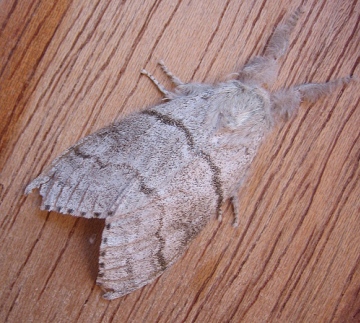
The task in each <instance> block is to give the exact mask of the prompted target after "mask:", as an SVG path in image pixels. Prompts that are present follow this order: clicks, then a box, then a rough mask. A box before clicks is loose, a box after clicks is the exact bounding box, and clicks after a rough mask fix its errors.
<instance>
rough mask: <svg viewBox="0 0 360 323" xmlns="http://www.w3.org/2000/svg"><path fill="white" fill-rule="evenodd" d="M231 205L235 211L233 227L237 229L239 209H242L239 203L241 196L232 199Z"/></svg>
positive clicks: (234, 196)
mask: <svg viewBox="0 0 360 323" xmlns="http://www.w3.org/2000/svg"><path fill="white" fill-rule="evenodd" d="M231 204H232V206H233V209H234V222H233V227H237V226H238V225H239V209H240V201H239V196H238V195H237V194H235V195H233V196H232V197H231Z"/></svg>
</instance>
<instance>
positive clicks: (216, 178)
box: [141, 110, 224, 215]
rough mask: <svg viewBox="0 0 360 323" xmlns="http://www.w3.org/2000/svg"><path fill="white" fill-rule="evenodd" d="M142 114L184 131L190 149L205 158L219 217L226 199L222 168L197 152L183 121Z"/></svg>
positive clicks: (208, 157) (158, 113) (161, 115)
mask: <svg viewBox="0 0 360 323" xmlns="http://www.w3.org/2000/svg"><path fill="white" fill-rule="evenodd" d="M141 113H142V114H146V115H149V116H153V117H155V118H156V119H157V120H159V121H161V122H162V123H164V124H166V125H170V126H173V127H176V128H177V129H179V130H180V131H182V132H183V133H184V134H185V137H186V142H187V144H188V145H189V147H190V149H191V150H192V151H193V152H194V153H195V155H197V156H199V157H201V158H203V159H204V160H205V161H206V162H207V163H208V165H209V167H210V169H211V172H212V185H213V187H214V189H215V192H216V195H217V197H218V200H217V208H216V213H217V215H219V214H220V208H221V204H222V202H223V199H224V194H223V189H222V187H221V179H220V174H221V171H220V168H219V167H218V166H216V165H215V163H214V162H213V161H212V160H211V156H210V155H209V154H207V153H205V152H203V151H201V150H200V151H199V152H197V151H196V149H195V143H194V138H193V135H192V134H191V132H190V130H189V129H188V128H187V127H186V126H185V125H184V124H183V123H182V121H180V120H176V119H173V118H172V117H169V116H167V115H164V114H162V113H160V112H158V111H155V110H144V111H142V112H141Z"/></svg>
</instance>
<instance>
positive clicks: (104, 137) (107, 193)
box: [26, 114, 191, 218]
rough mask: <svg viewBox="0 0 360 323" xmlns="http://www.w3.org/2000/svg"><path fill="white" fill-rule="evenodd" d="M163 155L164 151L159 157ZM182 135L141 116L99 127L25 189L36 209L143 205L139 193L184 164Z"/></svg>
mask: <svg viewBox="0 0 360 323" xmlns="http://www.w3.org/2000/svg"><path fill="white" fill-rule="evenodd" d="M164 155H167V157H166V158H164ZM189 158H191V156H190V155H189V151H188V149H187V147H186V140H185V135H184V134H183V133H182V132H179V131H176V129H174V127H172V126H169V125H164V124H162V123H160V122H159V121H158V120H157V119H156V118H153V117H151V116H149V115H146V114H137V115H134V116H131V117H128V118H127V119H125V120H123V121H122V122H121V123H119V124H117V125H113V126H110V127H107V128H104V129H102V130H100V131H99V132H96V133H94V134H92V135H90V136H88V137H85V138H84V139H83V140H80V141H79V142H78V143H77V144H76V145H74V146H73V147H71V148H69V149H68V150H67V151H65V152H64V153H63V154H62V155H61V156H60V157H58V158H57V159H56V160H55V161H54V162H53V163H52V165H51V166H50V169H49V170H48V171H46V172H44V173H43V174H41V175H40V176H39V177H37V178H36V179H35V180H33V181H32V182H31V183H30V184H29V185H28V187H27V188H26V193H29V192H30V191H31V190H32V189H34V188H39V192H40V195H41V196H42V197H43V199H42V205H41V208H42V209H46V210H49V211H52V210H55V211H57V212H60V213H64V214H71V215H75V216H82V217H86V218H91V217H97V218H106V217H107V216H111V215H113V214H114V213H115V211H116V210H117V209H118V208H119V207H120V206H122V212H124V213H127V212H129V211H130V209H133V210H134V209H136V208H138V207H141V205H142V204H143V203H147V201H146V199H144V197H145V196H146V194H147V193H148V192H150V191H152V190H153V189H154V188H156V187H158V186H159V185H161V183H162V182H163V181H166V180H167V178H171V177H172V176H173V175H172V174H174V173H175V172H177V171H178V170H179V169H181V167H183V166H184V165H185V164H186V163H188V162H189V160H188V159H189Z"/></svg>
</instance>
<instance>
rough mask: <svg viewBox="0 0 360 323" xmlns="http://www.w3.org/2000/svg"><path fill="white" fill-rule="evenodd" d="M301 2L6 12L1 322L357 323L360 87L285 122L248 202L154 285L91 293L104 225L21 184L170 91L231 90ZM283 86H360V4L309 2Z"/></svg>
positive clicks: (73, 5) (2, 14)
mask: <svg viewBox="0 0 360 323" xmlns="http://www.w3.org/2000/svg"><path fill="white" fill-rule="evenodd" d="M300 3H301V1H276V5H274V4H275V1H270V0H268V1H266V0H260V1H255V0H254V1H251V0H250V1H243V0H240V1H235V0H232V1H231V0H229V1H227V0H222V1H205V0H197V1H191V0H187V1H182V0H179V1H164V0H158V1H157V0H150V1H141V0H134V1H115V0H101V1H100V0H98V1H85V0H62V1H57V0H29V1H16V0H12V1H10V0H3V1H1V2H0V28H1V29H0V42H1V46H0V51H1V56H0V57H1V66H0V67H1V74H0V77H1V79H0V89H1V91H0V96H1V98H0V104H1V111H0V112H1V115H0V124H1V127H0V133H1V138H0V140H1V156H0V158H1V160H0V165H1V179H0V199H1V200H0V201H1V206H0V228H1V231H0V232H1V235H0V280H1V284H0V285H1V288H0V321H1V322H4V321H5V322H229V321H231V322H265V321H266V322H359V321H360V219H359V215H360V198H359V196H360V182H359V176H360V171H359V159H360V140H359V125H360V108H359V90H360V87H359V83H352V84H350V85H349V86H347V87H344V88H343V89H339V90H337V91H336V92H334V93H333V95H331V96H328V97H327V98H325V99H323V100H320V101H319V102H318V103H316V104H313V105H310V104H306V103H304V104H303V105H302V107H301V108H300V111H299V113H298V115H297V117H295V118H294V119H292V120H291V121H290V122H289V123H287V124H282V125H281V126H279V127H278V128H276V129H275V131H274V132H273V133H272V134H271V136H270V137H269V138H268V139H267V140H266V142H265V143H264V145H263V146H262V148H261V150H260V152H259V154H258V156H257V158H256V160H255V162H254V164H253V167H252V174H251V176H250V177H249V179H248V181H247V182H246V183H245V185H244V187H243V188H242V189H241V190H240V192H239V194H240V196H241V201H242V204H241V212H240V214H241V217H240V225H239V227H238V228H236V229H234V228H233V227H232V226H231V222H232V219H233V215H232V210H231V208H230V206H229V204H228V203H227V204H226V205H225V209H226V212H225V215H224V220H223V222H222V223H219V222H217V221H212V222H211V223H209V225H208V226H207V227H206V229H205V230H204V231H203V232H202V233H201V234H200V235H199V236H198V237H197V239H196V240H195V241H194V242H193V243H192V244H191V246H190V248H189V249H188V251H187V253H186V254H185V255H184V257H183V258H182V259H181V260H180V261H179V262H178V263H176V264H175V265H174V266H173V267H172V268H171V269H170V270H168V271H167V272H166V273H165V274H164V275H163V276H161V277H160V278H159V279H157V280H156V281H155V282H154V283H153V284H151V285H149V286H147V287H145V288H142V289H140V290H138V291H136V292H134V293H132V294H130V295H128V296H126V297H123V298H121V299H118V300H115V301H105V300H103V299H102V298H101V295H102V291H101V290H100V288H99V287H98V286H96V285H95V278H96V274H97V266H98V265H97V257H98V248H99V242H100V238H101V232H102V229H103V222H102V221H100V220H86V219H76V218H74V217H71V216H64V215H60V214H57V213H55V212H51V213H48V212H45V211H40V210H39V205H40V197H39V196H38V194H37V193H34V194H31V195H30V196H28V197H25V196H24V195H23V191H24V188H25V186H26V184H27V183H29V181H30V180H31V179H33V178H34V177H36V176H37V175H38V174H39V173H40V172H41V170H42V169H43V168H44V167H46V166H47V165H48V164H49V163H50V162H51V160H52V159H53V158H55V157H56V156H57V155H59V154H60V153H61V152H62V151H63V150H64V149H66V148H67V147H69V146H70V145H72V144H74V143H75V142H76V141H77V140H78V139H79V138H82V137H83V136H85V135H87V134H89V133H91V132H93V131H95V130H96V129H99V128H101V127H103V126H105V125H107V124H109V123H111V122H112V121H114V120H118V119H119V118H121V117H122V116H124V115H126V114H129V113H130V112H132V111H137V110H140V109H143V108H144V107H146V106H148V105H151V104H155V103H157V102H160V99H161V97H160V94H159V93H158V92H157V90H156V89H155V87H154V86H153V85H152V84H151V83H150V82H149V80H148V79H147V78H146V77H143V76H141V75H140V73H139V72H140V70H141V69H142V68H146V69H148V70H149V71H150V72H153V73H154V74H155V76H156V77H158V79H160V80H161V81H162V82H163V83H164V84H165V85H167V86H169V82H168V81H167V80H166V78H165V77H164V76H163V75H162V74H161V72H160V70H159V68H157V67H156V63H157V61H158V60H159V59H163V60H164V61H165V62H166V64H167V65H168V66H169V67H170V68H171V70H173V72H175V73H176V74H177V75H178V76H179V77H180V78H182V79H183V80H185V81H190V80H193V81H198V82H214V81H219V80H224V79H225V78H226V77H227V75H228V74H230V73H232V72H235V71H236V70H237V68H239V67H240V66H241V65H242V64H243V63H244V62H245V61H246V60H247V59H248V58H249V57H251V56H253V55H254V54H258V53H261V52H262V50H263V49H264V45H265V44H266V41H267V40H268V37H269V35H270V34H271V32H272V30H273V27H274V26H275V25H276V24H277V23H278V22H279V21H281V20H282V19H283V18H284V16H286V14H287V13H289V12H292V11H294V10H295V8H296V7H297V6H298V5H300ZM302 3H303V4H304V9H305V13H304V15H303V16H302V17H301V19H300V21H299V24H298V26H297V28H296V30H295V32H294V34H293V37H292V42H291V45H290V49H289V52H288V55H287V56H286V57H285V58H284V59H283V60H282V61H281V68H280V75H279V78H278V81H277V83H276V84H275V85H274V88H279V87H280V86H283V85H286V86H289V85H292V84H296V83H301V82H308V81H325V80H329V79H334V78H337V77H341V76H346V75H349V74H354V75H357V76H360V70H359V53H360V28H359V13H360V2H358V1H356V0H328V1H325V0H319V1H316V0H309V1H303V2H302Z"/></svg>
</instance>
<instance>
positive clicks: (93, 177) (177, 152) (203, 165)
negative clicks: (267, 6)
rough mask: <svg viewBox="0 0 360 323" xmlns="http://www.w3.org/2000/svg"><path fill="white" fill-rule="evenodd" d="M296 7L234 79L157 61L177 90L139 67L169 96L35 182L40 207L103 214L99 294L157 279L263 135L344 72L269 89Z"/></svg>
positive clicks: (102, 133)
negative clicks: (208, 80) (189, 76)
mask: <svg viewBox="0 0 360 323" xmlns="http://www.w3.org/2000/svg"><path fill="white" fill-rule="evenodd" d="M301 12H302V10H301V8H298V9H297V10H296V11H295V12H294V13H293V14H292V15H291V16H290V17H289V18H288V19H287V20H286V21H285V22H284V23H282V24H280V25H278V27H277V28H275V30H274V32H273V34H272V36H271V38H270V40H269V42H268V45H267V47H266V49H265V50H264V54H263V55H262V56H256V57H254V58H252V59H250V61H249V62H248V63H246V64H245V65H244V66H243V67H242V68H241V69H240V71H239V72H238V73H236V77H235V78H234V79H231V80H228V81H226V82H222V83H219V84H202V83H184V82H182V81H181V80H180V79H179V78H178V77H176V76H174V75H173V74H172V73H171V72H170V71H169V70H168V69H167V68H166V66H165V65H164V64H163V63H162V62H160V65H161V67H162V69H163V71H164V72H165V74H167V75H168V77H169V78H170V80H171V81H172V83H173V84H174V86H175V90H174V91H168V90H166V89H165V88H164V87H163V86H162V85H161V84H160V83H159V82H158V81H157V80H156V79H155V78H154V77H153V76H152V75H151V74H150V73H148V72H147V71H145V70H143V71H142V73H143V74H145V75H147V76H148V77H149V78H150V79H151V80H152V81H153V83H154V84H155V85H156V86H157V88H158V89H159V90H160V92H162V93H163V95H164V96H165V98H166V99H167V101H165V102H164V103H162V104H159V105H156V106H154V107H150V108H148V109H146V110H144V111H142V112H140V113H136V114H133V115H130V116H128V117H126V118H125V119H123V120H122V121H120V122H118V123H114V124H112V125H110V126H108V127H106V128H103V129H101V130H99V131H97V132H95V133H93V134H91V135H89V136H87V137H85V138H83V139H82V140H80V141H79V142H78V143H76V144H75V145H74V146H72V147H71V148H69V149H67V150H66V151H65V152H64V153H63V154H62V155H61V156H60V157H58V158H57V159H56V160H55V161H54V162H53V163H52V164H51V165H50V167H49V169H48V170H47V171H45V172H44V173H42V174H41V175H40V176H39V177H37V178H36V179H35V180H33V181H32V182H31V183H30V184H29V185H28V186H27V188H26V192H25V193H26V194H28V193H30V192H31V191H32V190H33V189H35V188H38V189H39V192H40V195H41V196H42V205H41V209H44V210H48V211H53V210H54V211H56V212H60V213H64V214H71V215H73V216H79V217H85V218H100V219H105V228H104V231H103V235H102V241H101V246H100V256H99V258H100V259H99V273H98V277H97V284H98V285H100V286H101V287H102V288H103V289H104V290H105V291H106V293H105V294H104V296H103V297H104V298H105V299H109V300H110V299H115V298H117V297H121V296H123V295H126V294H128V293H130V292H132V291H134V290H136V289H138V288H140V287H142V286H144V285H147V284H149V283H150V282H152V281H154V280H155V279H156V278H157V277H159V276H160V275H161V274H162V273H163V272H164V271H165V270H166V269H167V268H169V267H170V266H171V265H172V264H173V263H174V262H175V261H177V260H178V259H179V258H180V256H181V255H182V254H183V253H184V251H185V250H186V248H187V247H188V246H189V243H190V242H191V241H192V240H193V239H194V237H195V236H196V235H197V234H198V233H199V232H200V231H201V230H202V229H203V228H204V226H205V225H206V224H207V223H208V222H209V220H210V219H212V218H214V217H218V219H221V206H222V204H223V203H224V201H226V200H228V199H230V200H231V202H232V204H233V207H234V213H235V216H234V224H235V225H236V224H237V221H238V214H239V201H238V197H237V193H238V190H239V188H240V187H241V184H242V183H243V181H244V179H245V178H246V174H247V171H248V168H249V165H250V164H251V162H252V160H253V158H254V156H255V154H256V152H257V150H258V148H259V146H260V144H261V142H262V141H263V138H264V136H265V135H266V134H267V133H268V132H269V131H270V130H271V129H272V128H273V127H274V125H276V123H277V122H278V121H280V120H286V119H288V118H289V117H290V116H291V115H292V114H294V113H295V112H296V110H297V108H298V107H299V105H300V103H301V102H302V101H303V100H307V101H310V102H314V101H316V100H317V99H318V98H319V97H320V96H322V95H324V94H329V93H330V92H332V91H333V90H334V89H335V88H336V87H337V86H341V85H342V84H344V83H346V82H348V81H349V80H350V78H343V79H338V80H335V81H331V82H327V83H319V84H315V83H312V84H301V85H297V86H293V87H290V88H287V89H280V90H278V91H275V92H269V91H268V90H266V89H265V88H264V87H263V85H270V84H272V83H273V82H274V80H275V78H276V76H277V66H278V59H279V58H280V57H281V56H282V55H283V54H284V53H285V51H286V49H287V47H288V43H289V37H290V33H291V31H292V30H293V29H294V27H295V25H296V22H297V20H298V18H299V16H300V14H301Z"/></svg>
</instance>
